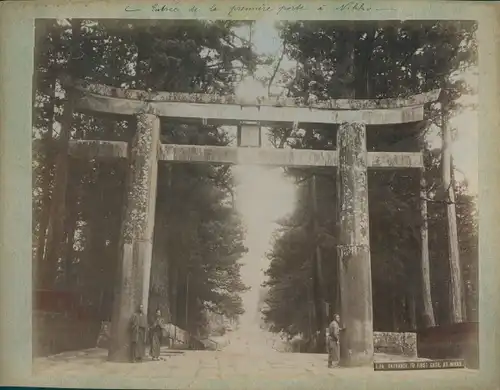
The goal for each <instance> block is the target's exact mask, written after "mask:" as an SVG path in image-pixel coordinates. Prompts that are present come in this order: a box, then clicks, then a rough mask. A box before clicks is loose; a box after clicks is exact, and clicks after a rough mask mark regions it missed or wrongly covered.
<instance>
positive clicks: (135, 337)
mask: <svg viewBox="0 0 500 390" xmlns="http://www.w3.org/2000/svg"><path fill="white" fill-rule="evenodd" d="M147 330H148V320H147V318H146V315H145V314H144V306H143V305H142V304H141V305H139V309H138V310H137V312H136V313H134V314H133V315H132V319H131V343H130V344H131V345H130V346H131V353H132V362H134V363H135V362H141V361H142V359H143V358H144V355H145V350H146V337H147Z"/></svg>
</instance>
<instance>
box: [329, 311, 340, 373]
mask: <svg viewBox="0 0 500 390" xmlns="http://www.w3.org/2000/svg"><path fill="white" fill-rule="evenodd" d="M339 360H340V316H339V315H338V314H335V315H334V316H333V320H332V322H330V325H329V326H328V367H329V368H331V367H334V366H335V367H337V366H338V365H339Z"/></svg>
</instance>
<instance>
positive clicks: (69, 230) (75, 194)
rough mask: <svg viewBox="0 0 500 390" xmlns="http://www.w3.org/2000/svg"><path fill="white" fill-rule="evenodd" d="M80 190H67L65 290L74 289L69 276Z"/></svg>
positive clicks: (71, 271) (71, 267)
mask: <svg viewBox="0 0 500 390" xmlns="http://www.w3.org/2000/svg"><path fill="white" fill-rule="evenodd" d="M76 175H77V177H80V173H79V172H76ZM80 189H81V186H80V185H78V186H77V188H68V196H67V202H68V205H69V207H68V209H69V212H68V216H67V218H66V224H65V229H64V230H65V233H66V247H65V252H64V284H65V288H66V289H67V290H71V289H73V287H74V283H73V280H72V277H71V275H72V273H73V260H74V245H75V232H76V224H77V221H78V198H79V192H80Z"/></svg>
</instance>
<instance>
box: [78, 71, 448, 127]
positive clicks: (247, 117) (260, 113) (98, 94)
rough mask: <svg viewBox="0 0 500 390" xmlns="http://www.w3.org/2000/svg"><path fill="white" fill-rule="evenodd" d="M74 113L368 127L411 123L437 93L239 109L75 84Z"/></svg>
mask: <svg viewBox="0 0 500 390" xmlns="http://www.w3.org/2000/svg"><path fill="white" fill-rule="evenodd" d="M73 86H74V87H75V89H76V90H77V91H79V92H80V94H79V96H78V99H77V106H76V108H77V109H80V110H85V111H86V110H90V111H96V112H104V113H111V114H122V115H136V114H139V113H141V112H142V113H144V112H147V113H152V114H156V115H158V116H164V117H176V118H183V119H186V120H202V119H204V120H207V121H210V122H211V123H216V124H237V123H239V122H241V121H258V122H260V123H261V124H262V125H266V124H273V123H274V124H275V123H297V122H299V123H329V124H336V123H337V124H338V123H344V122H362V123H365V124H367V125H381V124H395V123H409V122H417V121H421V120H423V118H424V105H425V104H427V103H431V102H434V101H436V100H437V99H438V97H439V94H440V90H433V91H430V92H426V93H423V94H419V95H414V96H411V97H407V98H395V99H369V100H363V99H336V100H326V101H316V102H304V101H301V100H300V99H296V98H264V97H263V98H258V99H256V101H255V103H254V104H250V105H248V104H246V105H242V104H241V103H239V102H238V99H237V97H236V96H234V95H216V94H197V93H179V92H149V91H140V90H132V89H124V88H115V87H110V86H107V85H102V84H93V83H88V82H84V81H77V82H75V83H73Z"/></svg>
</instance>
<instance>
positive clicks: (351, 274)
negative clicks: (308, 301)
mask: <svg viewBox="0 0 500 390" xmlns="http://www.w3.org/2000/svg"><path fill="white" fill-rule="evenodd" d="M337 152H338V172H337V191H338V207H339V213H338V218H339V221H338V224H339V225H338V226H339V238H338V239H339V242H338V246H337V250H338V260H339V279H340V302H341V305H340V306H341V307H340V317H341V326H342V327H343V328H344V329H343V330H342V331H341V342H340V365H341V366H344V367H356V366H366V365H371V364H373V308H372V278H371V261H370V233H369V215H368V178H367V150H366V125H365V124H364V123H342V124H341V125H340V126H339V129H338V132H337Z"/></svg>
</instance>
